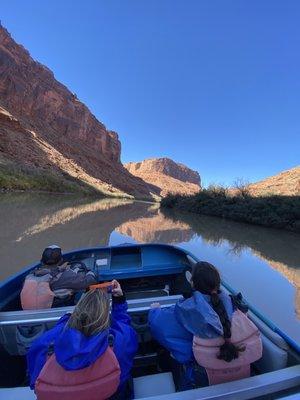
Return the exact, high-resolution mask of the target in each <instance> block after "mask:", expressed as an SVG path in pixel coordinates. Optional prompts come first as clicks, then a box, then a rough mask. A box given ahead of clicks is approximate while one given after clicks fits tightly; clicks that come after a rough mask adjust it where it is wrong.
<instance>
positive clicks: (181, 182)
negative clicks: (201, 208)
mask: <svg viewBox="0 0 300 400" xmlns="http://www.w3.org/2000/svg"><path fill="white" fill-rule="evenodd" d="M125 167H126V168H127V170H128V171H129V172H130V173H131V174H133V175H135V176H137V177H140V178H142V179H143V180H144V181H145V182H147V183H149V184H151V185H153V186H155V187H156V188H157V189H156V193H157V194H159V195H160V196H165V195H166V194H167V193H179V194H193V193H197V192H199V190H200V189H201V179H200V175H199V174H198V172H196V171H193V170H191V169H190V168H188V167H186V166H185V165H183V164H180V163H176V162H175V161H173V160H170V159H169V158H153V159H149V160H144V161H141V162H130V163H127V164H125Z"/></svg>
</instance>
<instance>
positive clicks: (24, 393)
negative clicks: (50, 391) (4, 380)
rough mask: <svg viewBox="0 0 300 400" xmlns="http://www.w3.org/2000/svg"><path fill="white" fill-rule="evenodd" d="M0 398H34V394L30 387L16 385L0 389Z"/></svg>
mask: <svg viewBox="0 0 300 400" xmlns="http://www.w3.org/2000/svg"><path fill="white" fill-rule="evenodd" d="M0 390H1V394H0V397H1V399H3V400H4V399H5V400H16V399H20V400H21V399H22V400H36V395H35V393H34V391H33V390H31V389H30V387H28V386H26V387H17V388H7V389H0Z"/></svg>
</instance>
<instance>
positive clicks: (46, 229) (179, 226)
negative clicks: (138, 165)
mask: <svg viewBox="0 0 300 400" xmlns="http://www.w3.org/2000/svg"><path fill="white" fill-rule="evenodd" d="M0 221H1V228H0V243H1V246H0V279H3V278H5V277H8V276H9V275H11V274H12V273H14V272H17V271H19V270H20V269H21V268H22V267H24V266H26V265H28V264H30V263H32V262H34V261H36V260H37V259H39V257H40V253H41V251H42V249H43V248H44V247H45V246H47V245H49V244H51V243H57V244H59V245H61V246H62V248H63V250H64V251H68V250H71V249H74V248H80V247H91V246H101V245H107V244H109V243H111V244H119V243H124V242H128V241H133V242H134V241H135V242H164V243H173V244H178V245H180V246H182V247H185V248H187V249H188V250H190V251H191V252H193V253H195V254H196V255H197V256H198V257H199V258H201V259H205V260H207V261H210V262H212V263H213V264H215V265H216V266H218V267H219V268H220V270H221V272H222V274H223V276H224V278H225V279H226V280H227V281H228V282H229V283H231V285H232V286H233V287H236V288H239V289H241V290H242V291H243V292H244V294H245V295H246V297H247V299H248V300H250V301H251V302H253V304H255V305H256V306H257V307H259V308H260V309H261V310H262V311H263V312H265V313H266V315H268V316H269V317H270V318H271V319H273V320H274V322H276V323H278V324H279V325H280V326H281V327H282V328H283V329H286V330H287V331H288V332H289V333H290V334H291V335H292V336H293V337H294V338H295V339H296V340H297V338H298V337H300V323H299V321H297V319H300V268H299V267H300V265H299V262H300V235H298V234H295V233H290V232H286V231H280V230H274V229H268V228H263V227H257V226H253V225H247V224H242V223H237V222H231V221H226V220H222V219H219V218H213V217H205V216H197V215H193V214H188V213H178V212H174V211H166V210H164V211H161V210H160V209H159V206H158V205H157V204H150V203H146V202H132V201H128V200H108V199H103V200H97V201H96V200H92V199H88V198H76V197H74V196H57V195H56V196H55V195H51V196H49V195H32V194H30V195H28V194H26V195H25V194H19V195H15V194H14V195H12V194H2V195H0Z"/></svg>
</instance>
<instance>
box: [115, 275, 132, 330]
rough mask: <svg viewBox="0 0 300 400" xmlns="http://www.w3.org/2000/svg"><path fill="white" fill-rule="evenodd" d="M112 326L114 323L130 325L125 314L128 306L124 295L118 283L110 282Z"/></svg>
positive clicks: (128, 318) (129, 320)
mask: <svg viewBox="0 0 300 400" xmlns="http://www.w3.org/2000/svg"><path fill="white" fill-rule="evenodd" d="M112 285H113V288H112V310H111V317H112V326H113V324H114V323H120V322H122V323H124V324H127V325H131V318H130V316H129V315H128V313H127V309H128V305H127V301H126V297H125V294H124V293H123V290H122V288H121V286H120V284H119V282H118V281H116V280H113V281H112Z"/></svg>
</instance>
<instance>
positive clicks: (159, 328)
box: [149, 291, 233, 363]
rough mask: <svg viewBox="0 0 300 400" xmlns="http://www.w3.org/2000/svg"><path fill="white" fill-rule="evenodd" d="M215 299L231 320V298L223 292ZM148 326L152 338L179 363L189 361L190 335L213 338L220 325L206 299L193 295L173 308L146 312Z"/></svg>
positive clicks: (203, 296)
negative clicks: (147, 314)
mask: <svg viewBox="0 0 300 400" xmlns="http://www.w3.org/2000/svg"><path fill="white" fill-rule="evenodd" d="M219 296H220V299H221V300H222V302H223V304H224V306H225V309H226V311H227V314H228V317H229V318H230V319H231V318H232V314H233V306H232V302H231V298H230V297H229V296H228V295H227V294H226V293H224V292H221V293H220V294H219ZM149 325H150V329H151V333H152V336H153V337H154V338H155V339H156V340H157V341H158V342H159V343H160V344H161V345H162V346H163V347H165V348H166V349H167V350H169V351H170V353H171V354H172V356H173V357H174V358H175V359H176V360H177V361H178V362H180V363H188V362H189V361H192V360H193V350H192V344H193V336H194V335H196V336H200V337H202V338H215V337H217V336H220V335H222V334H223V327H222V324H221V321H220V319H219V316H218V314H217V313H216V312H215V311H214V309H213V308H212V306H211V302H210V296H208V295H203V294H201V293H200V292H197V291H195V292H194V293H193V295H192V297H190V298H189V299H187V300H182V301H179V302H178V303H177V304H175V306H172V307H169V308H154V309H152V310H150V311H149Z"/></svg>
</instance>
